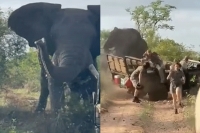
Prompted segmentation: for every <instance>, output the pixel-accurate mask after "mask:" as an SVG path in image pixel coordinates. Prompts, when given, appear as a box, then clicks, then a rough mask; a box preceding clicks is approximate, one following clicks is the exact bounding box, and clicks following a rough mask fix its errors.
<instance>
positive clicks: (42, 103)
mask: <svg viewBox="0 0 200 133" xmlns="http://www.w3.org/2000/svg"><path fill="white" fill-rule="evenodd" d="M40 86H41V91H40V97H39V102H38V105H37V108H36V110H35V112H43V111H44V110H45V108H46V105H47V98H48V95H49V90H48V80H47V79H46V77H45V72H44V69H43V68H41V79H40Z"/></svg>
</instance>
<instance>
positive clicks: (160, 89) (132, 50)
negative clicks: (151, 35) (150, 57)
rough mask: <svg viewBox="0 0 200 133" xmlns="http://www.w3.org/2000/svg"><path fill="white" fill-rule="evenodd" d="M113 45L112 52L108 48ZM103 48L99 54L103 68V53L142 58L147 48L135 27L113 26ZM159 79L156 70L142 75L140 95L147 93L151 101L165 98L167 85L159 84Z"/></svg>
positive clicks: (104, 61) (104, 62) (132, 88)
mask: <svg viewBox="0 0 200 133" xmlns="http://www.w3.org/2000/svg"><path fill="white" fill-rule="evenodd" d="M113 47H114V52H112V51H111V50H110V49H111V48H113ZM103 48H104V51H105V53H104V54H102V55H101V56H102V57H101V58H102V59H101V60H102V64H103V65H102V66H103V68H104V70H105V69H106V67H105V64H106V65H107V61H106V57H105V54H109V53H112V54H113V55H115V56H119V57H125V56H132V57H136V58H142V57H143V54H144V52H145V51H146V50H147V49H148V46H147V43H146V41H145V40H144V39H143V38H142V37H141V35H140V33H139V32H138V31H137V30H136V29H133V28H125V29H119V28H117V27H115V28H114V29H113V30H112V31H111V32H110V36H109V37H108V39H107V41H106V43H105V45H104V47H103ZM107 69H108V68H107ZM113 77H114V75H113ZM152 77H153V78H152ZM159 80H160V77H159V75H158V73H157V72H155V73H150V74H147V75H144V76H143V78H142V84H143V85H144V89H143V93H141V97H143V96H144V95H146V94H147V93H148V95H149V100H151V101H157V100H163V99H167V97H168V86H167V85H164V84H161V83H160V82H159ZM128 92H134V87H131V88H130V90H129V91H128Z"/></svg>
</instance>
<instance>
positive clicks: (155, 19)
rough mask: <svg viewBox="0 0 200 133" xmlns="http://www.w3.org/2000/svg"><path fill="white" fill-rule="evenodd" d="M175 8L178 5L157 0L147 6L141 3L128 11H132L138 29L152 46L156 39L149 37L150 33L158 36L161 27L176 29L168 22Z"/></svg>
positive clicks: (132, 18)
mask: <svg viewBox="0 0 200 133" xmlns="http://www.w3.org/2000/svg"><path fill="white" fill-rule="evenodd" d="M173 9H176V7H175V6H172V5H169V4H163V1H161V0H156V1H155V2H151V3H150V4H149V5H147V6H144V5H141V6H137V7H136V8H135V9H130V8H128V9H126V11H127V12H129V13H130V15H131V20H133V21H134V22H135V24H136V26H137V30H138V31H139V32H140V34H141V36H142V37H143V38H144V39H145V40H146V39H147V44H148V45H149V46H150V47H151V45H155V41H154V39H148V38H149V37H148V36H149V34H151V35H154V36H153V37H156V35H157V32H158V30H160V29H167V30H173V29H174V26H171V25H169V24H167V22H169V21H171V20H172V19H171V17H170V13H171V11H172V10H173ZM155 39H156V38H155ZM148 41H153V42H148Z"/></svg>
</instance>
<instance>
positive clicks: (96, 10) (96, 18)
mask: <svg viewBox="0 0 200 133" xmlns="http://www.w3.org/2000/svg"><path fill="white" fill-rule="evenodd" d="M87 9H88V11H90V12H91V13H92V16H90V20H91V21H92V22H94V23H96V24H99V23H100V5H88V6H87Z"/></svg>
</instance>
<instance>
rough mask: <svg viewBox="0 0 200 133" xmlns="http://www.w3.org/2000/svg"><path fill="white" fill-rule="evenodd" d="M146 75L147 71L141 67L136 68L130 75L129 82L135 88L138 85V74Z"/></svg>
mask: <svg viewBox="0 0 200 133" xmlns="http://www.w3.org/2000/svg"><path fill="white" fill-rule="evenodd" d="M140 73H141V74H143V73H147V70H145V69H144V68H143V66H138V67H137V69H136V70H135V71H133V73H132V74H131V77H130V80H131V82H132V84H133V86H134V87H135V88H136V86H137V84H138V83H139V74H140Z"/></svg>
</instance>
